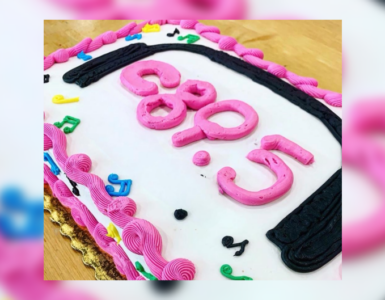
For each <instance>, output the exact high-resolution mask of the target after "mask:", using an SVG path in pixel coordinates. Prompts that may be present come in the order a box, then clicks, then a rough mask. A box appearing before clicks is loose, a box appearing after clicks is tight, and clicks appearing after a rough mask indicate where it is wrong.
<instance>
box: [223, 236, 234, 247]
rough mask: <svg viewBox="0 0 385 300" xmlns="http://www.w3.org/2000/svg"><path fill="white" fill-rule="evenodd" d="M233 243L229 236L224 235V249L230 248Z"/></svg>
mask: <svg viewBox="0 0 385 300" xmlns="http://www.w3.org/2000/svg"><path fill="white" fill-rule="evenodd" d="M233 243H234V239H233V237H231V236H228V235H226V236H225V237H224V238H223V239H222V245H223V246H225V247H228V246H231V245H232V244H233Z"/></svg>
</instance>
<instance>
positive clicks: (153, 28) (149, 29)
mask: <svg viewBox="0 0 385 300" xmlns="http://www.w3.org/2000/svg"><path fill="white" fill-rule="evenodd" d="M142 31H143V32H157V31H160V26H159V24H154V25H150V24H148V23H147V24H146V25H145V26H144V27H143V28H142Z"/></svg>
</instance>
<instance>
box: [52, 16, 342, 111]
mask: <svg viewBox="0 0 385 300" xmlns="http://www.w3.org/2000/svg"><path fill="white" fill-rule="evenodd" d="M147 23H149V24H151V25H152V24H159V25H165V24H172V25H180V26H181V27H182V28H183V29H195V31H196V33H197V34H199V35H201V36H203V37H205V38H207V39H208V40H210V41H212V42H215V43H218V46H219V48H220V49H222V50H228V51H234V52H235V53H236V54H237V55H238V56H239V57H241V58H243V59H244V60H245V61H246V62H248V63H249V64H251V65H254V66H256V67H258V68H261V69H263V70H266V71H267V72H269V73H271V74H273V75H275V76H277V77H279V78H284V79H287V80H288V81H289V82H290V83H291V84H292V85H294V86H295V87H296V88H298V89H299V90H301V91H303V92H305V93H306V94H308V95H310V96H312V97H315V98H319V99H323V100H325V102H326V103H328V104H329V105H331V106H335V107H342V95H341V94H340V93H336V92H332V91H329V90H324V89H321V88H319V87H318V81H317V80H316V79H314V78H309V77H302V76H299V75H297V74H295V73H293V72H290V71H288V70H287V69H286V68H285V67H284V66H281V65H279V64H276V63H274V62H270V61H267V60H263V57H264V54H263V52H262V50H260V49H249V48H246V47H244V46H243V45H241V44H238V42H237V40H236V39H234V38H233V37H230V36H225V35H221V34H220V30H219V28H217V27H214V26H207V25H204V24H202V23H199V22H198V21H197V20H150V21H144V22H141V23H139V24H136V23H135V22H132V23H129V24H127V25H126V26H124V27H123V28H121V29H119V30H118V31H116V32H114V31H107V32H105V33H103V34H101V35H99V36H98V37H96V38H95V39H94V40H92V39H91V38H85V39H84V40H83V41H81V42H80V43H78V44H77V45H75V46H74V47H71V48H67V49H59V50H56V51H55V52H53V53H51V54H50V55H48V56H47V57H44V70H47V69H48V68H50V67H52V66H53V65H54V64H55V63H63V62H66V61H68V60H69V58H70V57H73V56H76V55H77V54H78V53H80V52H81V51H84V53H88V52H92V51H94V50H96V49H99V48H101V47H102V46H103V45H106V44H111V43H114V42H116V40H117V39H119V38H122V37H125V36H127V35H129V34H135V33H139V32H141V31H142V28H143V27H144V26H145V25H146V24H147Z"/></svg>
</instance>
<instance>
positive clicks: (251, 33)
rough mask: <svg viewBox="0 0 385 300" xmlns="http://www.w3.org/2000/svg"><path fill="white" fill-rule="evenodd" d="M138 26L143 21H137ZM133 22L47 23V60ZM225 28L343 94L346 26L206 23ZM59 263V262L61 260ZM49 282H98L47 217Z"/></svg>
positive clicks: (268, 55) (269, 57)
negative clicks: (343, 33) (63, 49)
mask: <svg viewBox="0 0 385 300" xmlns="http://www.w3.org/2000/svg"><path fill="white" fill-rule="evenodd" d="M136 21H139V20H136ZM128 22H130V21H77V20H74V21H45V22H44V55H45V56H47V55H48V54H50V53H52V52H53V51H55V50H57V49H59V48H68V47H71V46H73V45H75V44H76V43H78V42H79V41H80V40H82V39H83V38H84V37H86V36H88V37H91V38H95V37H96V36H98V35H99V34H101V33H103V32H105V31H108V30H118V29H120V28H121V27H123V26H124V25H125V24H127V23H128ZM202 23H205V24H207V25H213V26H217V27H218V28H220V30H221V33H222V34H224V35H229V36H232V37H234V38H236V39H237V41H238V42H239V43H241V44H243V45H244V46H245V47H247V48H258V49H261V50H262V51H263V52H264V54H265V60H269V61H273V62H276V63H278V64H280V65H283V66H285V67H286V68H287V69H288V70H290V71H292V72H294V73H296V74H298V75H301V76H307V77H313V78H316V79H317V80H318V82H319V87H320V88H324V89H328V90H332V91H335V92H339V93H341V92H342V51H341V48H342V47H341V43H342V22H341V21H305V20H303V21H251V20H246V21H202ZM59 258H60V259H59ZM44 279H45V280H94V279H95V277H94V270H93V269H91V268H88V267H86V266H85V265H84V264H83V263H82V256H81V254H80V253H79V252H76V251H75V250H73V249H72V248H71V246H70V242H69V240H68V239H67V238H64V237H63V236H62V235H61V234H60V232H59V227H58V226H57V225H55V224H53V223H52V222H51V221H50V219H49V214H48V213H47V212H46V213H44Z"/></svg>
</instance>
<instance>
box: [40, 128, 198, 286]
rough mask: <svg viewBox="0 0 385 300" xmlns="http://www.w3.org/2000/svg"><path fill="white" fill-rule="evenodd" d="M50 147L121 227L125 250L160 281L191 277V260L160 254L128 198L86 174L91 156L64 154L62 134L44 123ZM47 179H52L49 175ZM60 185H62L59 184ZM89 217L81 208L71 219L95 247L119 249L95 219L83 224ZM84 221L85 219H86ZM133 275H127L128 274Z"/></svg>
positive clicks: (152, 232) (156, 239) (155, 236)
mask: <svg viewBox="0 0 385 300" xmlns="http://www.w3.org/2000/svg"><path fill="white" fill-rule="evenodd" d="M51 148H52V149H53V154H54V157H55V159H56V162H57V163H58V164H59V166H60V167H61V169H62V171H63V172H64V173H66V175H67V176H68V178H70V179H71V180H73V181H74V182H77V183H79V184H82V185H84V186H86V187H87V188H88V189H89V191H90V194H91V198H92V200H93V201H94V203H95V205H96V206H97V208H98V209H99V211H100V212H101V213H102V214H104V215H106V216H108V217H109V218H110V219H111V221H112V222H113V223H115V224H116V225H117V226H119V227H120V228H122V229H123V233H122V240H123V243H124V245H125V246H126V247H127V249H128V250H130V251H131V252H133V253H136V254H138V255H143V257H144V259H145V261H146V264H147V266H148V267H149V269H150V270H151V272H152V273H153V274H154V276H155V277H157V278H158V279H161V280H192V279H194V276H195V266H194V264H193V263H192V262H191V261H189V260H187V259H184V258H177V259H174V260H172V261H170V262H168V261H167V260H165V259H164V258H163V257H162V255H161V252H162V238H161V236H160V234H159V232H158V230H157V229H156V228H155V227H154V226H153V225H152V224H151V223H150V222H148V221H146V220H143V219H138V218H135V217H133V215H134V214H135V212H136V204H135V202H134V201H133V200H132V199H130V198H128V197H116V198H115V199H113V198H112V197H111V196H110V195H109V194H108V193H107V191H106V189H105V185H104V182H103V180H102V179H101V178H100V177H98V176H96V175H94V174H90V173H89V171H90V170H91V166H92V162H91V159H90V158H89V157H88V156H87V155H86V154H74V155H71V156H70V157H68V155H67V152H66V148H67V139H66V136H65V134H64V133H63V132H62V131H61V130H60V129H58V128H57V127H55V126H54V125H51V124H48V123H44V151H46V150H48V149H51ZM47 167H48V166H47ZM47 171H48V169H47ZM48 179H49V178H48V177H47V179H45V181H48ZM49 180H51V181H54V179H53V178H50V179H49ZM60 187H61V188H63V187H62V186H60ZM54 191H55V194H56V193H58V194H60V193H59V192H63V190H58V191H56V190H55V185H54ZM64 195H65V196H66V197H70V195H69V194H68V193H67V194H65V193H64ZM62 198H63V197H62ZM63 199H64V198H63ZM65 200H66V199H64V200H63V201H65ZM71 200H73V198H71ZM75 202H76V201H75ZM67 203H68V202H67ZM91 216H92V215H91ZM91 216H90V215H88V214H86V213H85V212H84V209H83V211H82V212H78V213H75V219H77V220H78V221H79V222H83V223H84V225H86V226H87V227H88V226H90V228H91V231H92V232H93V233H94V237H95V239H96V241H97V243H98V244H99V246H101V247H102V248H103V249H109V251H112V253H117V252H119V248H117V247H112V246H111V244H113V243H112V242H113V241H114V240H113V239H111V238H109V237H107V236H106V234H107V230H106V229H105V227H104V226H97V225H96V224H95V221H96V220H91V223H87V222H90V219H89V218H91ZM83 217H85V219H83ZM92 218H93V216H92ZM84 220H87V222H86V221H84ZM87 224H88V225H87ZM94 226H95V227H94ZM96 231H98V232H96ZM120 257H121V256H119V258H120ZM117 267H118V268H120V270H123V268H124V267H126V266H125V264H124V261H121V260H119V261H118V264H117ZM127 272H128V273H130V272H131V270H130V269H129V270H128V271H127ZM134 275H135V274H131V276H132V277H134Z"/></svg>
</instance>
